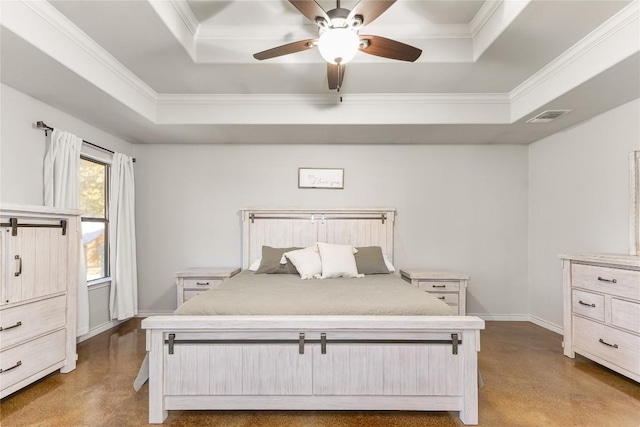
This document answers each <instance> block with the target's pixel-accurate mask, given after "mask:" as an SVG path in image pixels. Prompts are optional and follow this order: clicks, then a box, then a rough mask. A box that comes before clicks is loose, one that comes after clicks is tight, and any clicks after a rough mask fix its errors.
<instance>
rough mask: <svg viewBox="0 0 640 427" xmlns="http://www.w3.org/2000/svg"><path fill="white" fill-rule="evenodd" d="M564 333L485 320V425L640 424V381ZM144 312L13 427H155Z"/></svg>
mask: <svg viewBox="0 0 640 427" xmlns="http://www.w3.org/2000/svg"><path fill="white" fill-rule="evenodd" d="M561 342H562V337H561V336H560V335H558V334H555V333H553V332H550V331H548V330H546V329H543V328H541V327H539V326H536V325H534V324H531V323H528V322H487V328H486V330H484V331H483V332H482V335H481V346H482V349H481V352H480V354H479V366H480V371H481V373H482V377H483V379H484V387H483V388H482V389H481V390H480V393H479V408H480V425H481V426H497V427H502V426H509V427H511V426H514V427H515V426H563V427H565V426H576V427H577V426H580V427H588V426H593V427H605V426H612V427H638V426H640V384H638V383H636V382H634V381H632V380H629V379H627V378H625V377H623V376H621V375H618V374H616V373H614V372H612V371H610V370H608V369H606V368H604V367H602V366H599V365H597V364H595V363H593V362H591V361H589V360H587V359H584V358H582V357H579V356H578V357H577V358H576V359H574V360H572V359H568V358H566V357H564V356H563V355H562V348H561ZM144 348H145V334H144V331H143V330H141V329H140V319H133V320H130V321H128V322H126V323H124V324H122V325H120V326H119V327H117V328H114V329H112V330H109V331H107V332H104V333H102V334H100V335H98V336H96V337H94V338H92V339H90V340H87V341H85V342H83V343H81V344H80V345H78V355H79V361H78V367H77V369H76V370H75V371H73V372H71V373H69V374H66V375H63V374H60V373H54V374H51V375H49V376H48V377H46V378H44V379H42V380H40V381H38V382H36V383H34V384H32V385H31V386H29V387H27V388H25V389H23V390H21V391H18V392H16V393H14V394H13V395H11V396H8V397H6V398H5V399H3V400H2V401H1V402H0V424H1V425H2V426H4V427H12V426H65V427H67V426H69V427H70V426H114V427H121V426H143V425H147V405H148V386H146V385H145V386H144V387H143V388H142V390H140V392H138V393H136V392H135V391H134V390H133V388H132V383H133V380H134V378H135V376H136V374H137V371H138V368H139V366H140V362H141V361H142V359H143V358H144V351H145V350H144ZM457 415H458V414H457V413H456V412H431V413H428V412H362V411H357V412H356V411H354V412H320V411H318V412H316V411H309V412H303V411H291V412H286V411H272V412H267V411H254V412H252V411H244V412H236V411H220V412H209V411H193V412H187V411H170V412H169V417H168V418H167V420H166V421H165V424H164V425H166V426H225V427H227V426H229V427H249V426H273V427H275V426H277V427H285V426H305V427H316V426H318V427H320V426H328V427H337V426H367V427H394V426H403V427H404V426H406V427H413V426H459V425H462V424H461V423H460V421H459V420H458V417H457Z"/></svg>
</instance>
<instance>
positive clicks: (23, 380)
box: [0, 205, 80, 397]
mask: <svg viewBox="0 0 640 427" xmlns="http://www.w3.org/2000/svg"><path fill="white" fill-rule="evenodd" d="M0 223H1V224H2V228H0V233H1V234H0V236H1V237H0V264H1V266H2V269H1V272H0V397H5V396H7V395H9V394H11V393H13V392H15V391H17V390H19V389H21V388H23V387H25V386H26V385H28V384H30V383H32V382H34V381H36V380H38V379H40V378H42V377H44V376H45V375H48V374H50V373H51V372H54V371H55V370H57V369H60V372H63V373H67V372H70V371H72V370H74V369H75V367H76V294H77V286H78V276H77V275H78V264H77V260H78V249H79V243H80V216H79V212H77V211H71V210H60V209H54V208H46V207H38V206H9V205H3V206H2V207H1V208H0Z"/></svg>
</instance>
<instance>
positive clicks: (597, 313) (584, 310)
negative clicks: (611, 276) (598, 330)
mask: <svg viewBox="0 0 640 427" xmlns="http://www.w3.org/2000/svg"><path fill="white" fill-rule="evenodd" d="M572 294H573V298H572V303H571V308H572V310H573V312H574V313H576V314H580V315H582V316H587V317H590V318H592V319H594V320H599V321H600V322H604V295H600V294H592V293H590V292H584V291H579V290H577V289H574V290H573V292H572Z"/></svg>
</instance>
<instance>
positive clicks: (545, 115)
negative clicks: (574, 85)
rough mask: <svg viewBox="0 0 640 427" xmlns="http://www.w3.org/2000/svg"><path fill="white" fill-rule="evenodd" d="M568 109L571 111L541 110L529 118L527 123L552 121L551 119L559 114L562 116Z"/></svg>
mask: <svg viewBox="0 0 640 427" xmlns="http://www.w3.org/2000/svg"><path fill="white" fill-rule="evenodd" d="M569 111H571V110H547V111H543V112H542V113H540V114H538V115H537V116H535V117H532V118H530V119H529V120H527V123H549V122H550V121H553V120H555V119H557V118H558V117H560V116H564V115H565V114H567V113H568V112H569Z"/></svg>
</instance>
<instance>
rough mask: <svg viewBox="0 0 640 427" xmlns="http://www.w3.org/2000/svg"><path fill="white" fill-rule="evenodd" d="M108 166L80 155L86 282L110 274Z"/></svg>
mask: <svg viewBox="0 0 640 427" xmlns="http://www.w3.org/2000/svg"><path fill="white" fill-rule="evenodd" d="M108 182H109V165H108V164H106V163H103V162H100V161H97V160H93V159H89V158H86V157H81V158H80V209H82V210H83V211H84V215H83V216H82V245H83V246H84V254H85V260H86V264H87V283H89V282H91V281H95V280H100V279H103V278H105V277H109V203H108V201H109V189H108Z"/></svg>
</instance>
